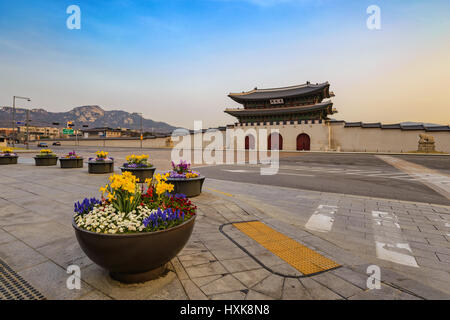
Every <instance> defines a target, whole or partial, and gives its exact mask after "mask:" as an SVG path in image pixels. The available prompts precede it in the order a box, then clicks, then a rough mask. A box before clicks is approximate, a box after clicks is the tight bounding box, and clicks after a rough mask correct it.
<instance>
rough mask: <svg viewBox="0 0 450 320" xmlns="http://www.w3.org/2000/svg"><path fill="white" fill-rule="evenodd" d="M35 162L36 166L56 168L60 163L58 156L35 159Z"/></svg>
mask: <svg viewBox="0 0 450 320" xmlns="http://www.w3.org/2000/svg"><path fill="white" fill-rule="evenodd" d="M34 161H35V163H36V166H38V167H43V166H56V164H57V163H58V157H56V156H42V157H34Z"/></svg>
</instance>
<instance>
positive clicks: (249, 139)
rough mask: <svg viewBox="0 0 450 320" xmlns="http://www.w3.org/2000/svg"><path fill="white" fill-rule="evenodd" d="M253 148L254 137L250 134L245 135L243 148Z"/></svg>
mask: <svg viewBox="0 0 450 320" xmlns="http://www.w3.org/2000/svg"><path fill="white" fill-rule="evenodd" d="M254 149H255V137H254V136H253V135H251V134H249V135H248V136H246V137H245V150H254Z"/></svg>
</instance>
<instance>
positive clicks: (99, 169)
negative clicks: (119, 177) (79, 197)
mask: <svg viewBox="0 0 450 320" xmlns="http://www.w3.org/2000/svg"><path fill="white" fill-rule="evenodd" d="M88 164H89V170H88V171H89V173H111V172H114V161H89V162H88Z"/></svg>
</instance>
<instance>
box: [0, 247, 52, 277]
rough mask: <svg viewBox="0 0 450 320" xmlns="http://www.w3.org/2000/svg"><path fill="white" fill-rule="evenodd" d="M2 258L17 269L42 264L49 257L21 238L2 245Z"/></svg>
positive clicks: (0, 255)
mask: <svg viewBox="0 0 450 320" xmlns="http://www.w3.org/2000/svg"><path fill="white" fill-rule="evenodd" d="M0 258H2V259H4V260H5V261H6V263H7V264H8V265H9V266H10V267H11V268H13V269H14V270H15V271H20V270H23V269H27V268H29V267H32V266H35V265H38V264H41V263H43V262H45V261H47V260H48V259H47V258H46V257H45V256H43V255H42V254H39V253H38V252H36V251H35V250H34V249H32V248H30V247H29V246H27V245H26V244H24V243H23V242H21V241H19V240H15V241H11V242H7V243H4V244H2V245H0Z"/></svg>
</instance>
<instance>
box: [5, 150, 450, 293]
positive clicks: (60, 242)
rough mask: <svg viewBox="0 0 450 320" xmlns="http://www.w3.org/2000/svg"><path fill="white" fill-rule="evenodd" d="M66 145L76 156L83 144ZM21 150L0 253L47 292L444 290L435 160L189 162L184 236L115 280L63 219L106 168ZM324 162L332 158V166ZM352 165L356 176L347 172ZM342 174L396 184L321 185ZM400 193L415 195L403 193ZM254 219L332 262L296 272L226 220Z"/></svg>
mask: <svg viewBox="0 0 450 320" xmlns="http://www.w3.org/2000/svg"><path fill="white" fill-rule="evenodd" d="M55 151H57V152H58V153H61V154H62V153H63V152H65V151H67V150H62V149H61V151H60V150H57V149H55ZM108 151H110V154H111V156H113V157H115V158H116V161H117V162H116V171H118V164H120V163H121V162H122V160H123V159H124V158H125V156H126V155H128V154H130V153H133V152H134V153H136V154H138V153H141V150H127V149H126V148H122V149H114V148H111V149H110V150H108ZM77 152H78V153H79V154H81V155H83V156H85V157H87V156H88V155H91V156H92V154H93V153H94V152H95V150H94V149H92V150H91V149H89V148H86V149H83V150H79V151H78V149H77ZM144 153H149V154H150V155H151V158H152V160H153V161H154V164H155V165H156V166H157V168H158V169H159V170H167V169H169V166H170V162H169V159H170V150H144ZM32 155H33V154H32V153H30V154H28V153H24V154H21V159H20V161H19V164H18V165H14V166H2V167H0V179H1V182H2V183H1V193H0V259H2V260H4V261H5V262H6V263H7V264H8V265H9V266H10V267H11V268H12V269H13V270H14V271H15V272H17V273H18V274H19V275H20V276H21V277H22V278H23V279H24V280H26V281H27V282H29V283H30V284H31V285H32V286H33V287H34V288H35V289H36V290H38V291H39V292H40V293H41V294H42V295H43V296H45V297H46V298H47V299H195V300H201V299H239V300H241V299H247V300H253V299H289V300H291V299H305V300H310V299H449V298H450V241H449V240H450V206H449V202H448V200H449V199H447V198H446V196H445V188H446V185H447V184H446V181H447V180H445V179H446V178H445V177H446V176H447V175H448V173H449V171H448V170H449V168H448V167H446V166H445V161H443V160H442V158H430V159H425V158H422V160H421V158H420V157H416V158H413V159H412V160H411V159H410V158H404V157H403V158H401V159H402V160H403V161H407V164H409V163H416V164H417V165H420V166H425V167H427V168H429V169H430V170H435V171H433V172H432V173H429V174H430V175H433V177H432V178H427V179H425V177H422V180H421V179H419V178H421V177H419V176H415V175H414V174H415V173H414V172H410V173H406V174H405V173H404V172H403V171H401V170H406V169H404V167H401V168H400V167H395V166H393V165H391V164H389V163H388V162H389V161H392V159H384V160H383V159H380V158H378V156H370V157H369V156H367V157H366V160H361V161H362V165H364V166H367V167H371V166H372V169H373V171H377V170H378V171H380V170H381V171H382V172H378V174H382V173H385V172H390V173H391V175H390V176H389V175H387V176H375V177H374V176H368V175H369V174H370V173H368V171H369V170H367V171H366V172H365V173H364V172H363V170H362V169H361V168H359V167H358V166H357V165H358V164H355V163H353V164H350V163H343V164H342V166H341V167H337V166H336V163H339V159H338V160H336V157H334V158H333V155H332V154H329V155H328V156H329V157H330V159H329V160H325V156H321V155H312V157H315V161H312V160H314V159H313V158H311V162H309V163H306V162H308V158H307V156H303V158H301V157H302V156H301V155H298V154H294V155H290V156H289V157H285V158H284V157H283V158H282V159H281V161H280V166H281V170H280V172H281V174H280V175H277V176H273V177H272V181H274V182H275V183H273V184H271V183H270V180H263V179H270V177H269V178H267V177H264V178H259V177H257V174H256V173H253V172H254V171H257V169H258V165H234V166H205V167H201V168H198V169H199V170H200V172H202V173H203V174H205V175H206V177H207V180H206V182H205V185H204V188H203V193H202V194H201V195H200V196H199V197H196V198H194V199H193V201H194V202H195V204H196V205H197V206H198V217H197V220H196V224H195V227H194V232H193V234H192V237H191V239H190V241H189V243H188V244H187V246H186V247H185V248H184V249H183V250H182V251H181V252H180V254H179V255H178V256H177V257H176V258H174V259H173V260H172V261H171V263H170V264H169V272H168V273H167V274H166V275H165V276H163V277H161V278H159V279H156V280H153V281H149V282H146V283H143V284H135V285H125V284H121V283H119V282H116V281H114V280H112V279H111V278H110V277H109V276H108V274H107V272H106V271H104V270H103V269H101V268H100V267H98V266H97V265H95V264H94V263H93V262H92V261H90V260H89V258H87V257H86V256H85V254H84V253H83V252H82V250H81V249H80V247H79V246H78V242H77V240H76V238H75V234H74V231H73V228H72V226H71V220H72V215H73V203H74V202H75V201H78V200H80V199H83V198H85V197H90V196H93V195H95V196H98V189H99V187H100V186H102V185H104V184H105V182H106V181H107V179H108V175H89V174H88V172H87V167H86V165H85V167H84V168H83V169H65V170H62V169H60V168H59V167H57V166H54V167H36V166H34V163H33V161H32V160H33V159H32V158H31V157H32ZM318 157H324V159H322V160H318ZM394 158H395V157H394ZM355 159H358V156H355ZM446 159H450V158H446ZM321 161H322V163H320V162H321ZM327 161H328V162H327ZM342 161H344V159H342ZM345 161H348V160H345ZM371 161H372V162H374V163H375V164H371V163H370V162H371ZM330 162H334V163H335V166H334V170H333V168H331V167H330V166H329V163H330ZM400 165H403V166H404V165H405V163H400ZM400 165H399V166H400ZM287 166H289V168H287V169H286V167H287ZM327 166H328V167H329V168H328V171H327V170H325V167H327ZM377 166H382V169H380V168H379V167H377ZM318 167H321V168H322V170H319V169H318ZM407 168H410V167H408V166H407ZM352 169H353V170H356V171H353V173H357V174H353V175H352V174H350V173H351V172H352V171H349V170H352ZM366 169H370V168H366ZM358 170H360V171H358ZM411 170H412V169H411ZM358 172H359V174H358ZM283 173H284V174H283ZM400 173H401V174H403V175H400ZM372 174H376V172H375V173H372ZM302 175H303V176H302ZM308 175H309V176H308ZM312 176H315V177H316V178H317V179H318V181H319V183H317V184H316V187H314V184H313V183H311V185H312V186H313V187H312V188H310V189H309V190H308V189H307V188H306V187H305V186H304V185H303V184H302V183H306V182H308V181H313V180H314V179H313V177H312ZM394 176H395V177H397V179H395V178H393V177H394ZM326 177H328V180H329V181H331V182H330V184H329V185H327V184H326ZM354 177H356V178H354ZM400 177H403V178H402V179H399V178H400ZM408 177H409V178H408ZM436 177H440V178H439V179H436ZM259 179H261V180H259ZM283 179H284V180H283ZM305 179H308V180H305ZM346 179H356V180H358V181H359V182H357V181H354V184H357V183H359V184H360V185H361V184H364V183H367V184H372V185H376V184H377V183H378V184H380V185H381V186H383V185H385V186H386V188H392V189H395V187H397V189H399V188H400V189H401V190H397V192H395V193H394V192H393V193H392V196H390V197H389V196H388V195H386V196H384V197H380V193H381V190H379V189H373V190H374V191H373V193H375V194H377V195H378V196H375V195H373V194H371V189H370V188H368V189H367V190H363V191H364V192H365V194H364V192H362V191H360V192H356V191H353V189H352V187H351V186H349V187H348V192H345V193H344V190H343V191H342V192H332V191H333V190H331V186H332V185H333V183H335V184H337V185H339V184H345V183H347V184H349V183H350V182H349V180H346ZM374 179H378V180H374ZM412 179H416V180H412ZM268 181H269V182H268ZM295 181H297V182H295ZM299 181H303V182H299ZM305 181H306V182H305ZM316 182H317V181H316ZM330 185H331V186H330ZM436 185H437V187H436ZM366 186H367V185H366ZM381 188H382V187H381ZM408 193H417V195H419V194H421V195H423V197H422V198H417V199H416V201H411V199H409V200H405V199H404V198H405V197H408V196H407V194H408ZM405 194H406V195H405ZM426 199H430V200H429V201H426ZM432 200H433V201H432ZM254 220H257V221H261V222H263V223H264V224H265V225H267V226H269V227H271V228H273V229H274V230H276V231H278V232H280V233H282V234H283V235H285V236H287V237H289V238H291V239H294V240H296V241H297V242H298V243H300V244H302V245H304V246H306V247H308V248H310V249H312V250H314V251H315V252H317V253H320V254H321V255H323V256H324V257H326V258H329V259H331V260H333V261H335V262H336V263H337V264H339V265H340V267H339V268H336V269H333V270H330V271H326V272H323V273H320V274H317V275H312V276H305V275H304V274H302V273H301V272H299V271H298V270H297V269H295V268H293V267H292V266H291V265H290V264H289V263H287V262H286V261H284V260H282V259H280V258H279V257H278V256H277V255H276V254H274V253H272V252H270V251H269V250H267V249H266V248H264V247H263V246H262V245H261V244H260V243H258V242H257V241H255V240H254V239H252V238H251V237H248V236H247V235H246V234H244V233H243V232H241V231H240V230H238V229H237V228H236V227H235V226H234V225H232V224H230V223H235V222H243V221H254ZM70 265H78V266H80V268H81V280H82V286H81V289H80V290H77V289H74V290H69V289H68V288H67V285H66V281H67V278H68V274H67V271H66V270H67V267H68V266H70ZM374 265H375V266H377V267H379V268H380V270H381V273H380V280H381V287H380V288H379V289H369V288H368V286H367V283H368V282H367V280H368V277H369V274H368V267H369V266H374Z"/></svg>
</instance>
